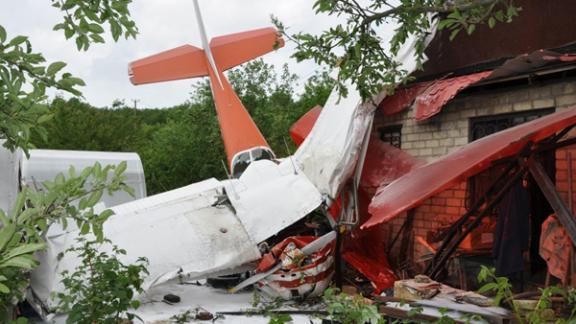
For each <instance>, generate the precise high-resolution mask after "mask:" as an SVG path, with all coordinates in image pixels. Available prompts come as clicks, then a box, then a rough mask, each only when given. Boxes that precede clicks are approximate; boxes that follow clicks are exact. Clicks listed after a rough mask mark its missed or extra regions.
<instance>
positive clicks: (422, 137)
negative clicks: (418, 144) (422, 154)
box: [418, 132, 432, 141]
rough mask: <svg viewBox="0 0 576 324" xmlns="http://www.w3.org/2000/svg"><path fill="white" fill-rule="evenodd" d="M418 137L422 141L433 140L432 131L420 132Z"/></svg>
mask: <svg viewBox="0 0 576 324" xmlns="http://www.w3.org/2000/svg"><path fill="white" fill-rule="evenodd" d="M418 139H419V140H421V141H422V140H424V141H428V140H431V139H432V133H430V132H426V133H420V134H419V135H418Z"/></svg>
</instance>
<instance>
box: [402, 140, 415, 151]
mask: <svg viewBox="0 0 576 324" xmlns="http://www.w3.org/2000/svg"><path fill="white" fill-rule="evenodd" d="M401 146H402V149H404V150H406V149H411V148H414V143H412V142H402V145H401Z"/></svg>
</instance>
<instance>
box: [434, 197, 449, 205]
mask: <svg viewBox="0 0 576 324" xmlns="http://www.w3.org/2000/svg"><path fill="white" fill-rule="evenodd" d="M432 204H433V205H436V206H445V205H446V198H441V197H434V198H432Z"/></svg>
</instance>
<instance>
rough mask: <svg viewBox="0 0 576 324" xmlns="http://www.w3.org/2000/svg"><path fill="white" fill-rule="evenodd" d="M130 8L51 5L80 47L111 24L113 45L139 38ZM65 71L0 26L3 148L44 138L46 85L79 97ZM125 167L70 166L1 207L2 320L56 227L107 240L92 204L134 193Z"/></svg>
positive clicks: (70, 2)
mask: <svg viewBox="0 0 576 324" xmlns="http://www.w3.org/2000/svg"><path fill="white" fill-rule="evenodd" d="M130 3H131V0H94V1H90V2H87V1H81V0H54V1H52V6H53V7H55V8H57V9H58V10H60V11H61V12H62V14H63V22H62V23H59V24H57V25H56V26H54V29H55V30H63V31H64V34H65V36H66V38H73V37H74V38H75V41H76V45H77V47H78V49H79V50H87V49H88V48H89V46H90V45H91V44H93V43H102V42H104V39H103V38H102V36H101V34H103V33H104V28H103V27H102V25H104V24H108V25H109V27H110V32H111V34H112V36H113V38H114V39H115V40H117V39H118V38H119V37H120V35H122V34H124V36H125V37H134V36H135V35H136V33H137V29H136V27H135V24H134V22H133V21H132V20H131V19H130V16H129V11H128V5H129V4H130ZM65 66H66V63H64V62H54V63H51V64H46V62H45V59H44V57H43V56H42V54H41V53H37V52H34V51H33V49H32V44H31V43H30V41H29V40H28V38H27V37H26V36H22V35H19V36H15V37H13V38H9V37H8V33H7V31H6V29H5V28H4V27H3V26H1V25H0V138H2V139H5V142H4V146H5V147H6V148H8V149H10V150H15V149H17V148H21V149H23V150H24V151H25V152H26V153H27V150H28V148H30V146H31V144H30V137H31V134H33V133H35V134H37V135H38V136H39V137H41V138H47V132H46V129H45V128H44V124H45V123H46V122H47V121H48V120H49V119H50V114H49V111H48V109H47V107H46V105H45V100H46V89H47V88H55V89H59V90H63V91H66V92H69V93H71V94H74V95H80V94H81V93H80V91H79V90H78V87H79V86H83V85H84V81H82V80H81V79H78V78H76V77H73V76H72V75H71V74H70V73H63V72H62V70H63V68H64V67H65ZM125 168H126V165H125V164H120V165H119V166H117V167H114V166H107V167H104V168H102V167H101V166H100V165H99V164H96V165H95V166H94V167H91V168H87V169H85V170H83V171H82V172H81V173H80V174H77V173H76V171H75V170H73V169H72V170H71V171H70V174H69V175H68V177H65V176H64V175H62V174H60V175H58V176H57V177H56V179H55V180H54V181H53V182H46V183H44V186H45V187H46V188H47V189H48V190H47V191H46V192H33V191H30V190H27V189H24V190H22V192H21V193H20V194H19V195H18V199H17V202H16V205H15V206H14V207H13V209H12V210H11V211H2V210H0V226H1V227H0V320H1V321H3V322H5V321H6V320H9V319H10V316H11V314H10V309H11V306H12V305H13V304H14V303H16V302H18V301H19V300H21V299H22V298H23V288H25V287H26V286H27V277H26V271H28V270H30V269H32V268H34V267H35V266H36V265H37V261H36V259H35V258H34V256H33V253H34V252H36V251H38V250H41V249H43V248H44V246H45V245H44V240H43V235H44V234H45V233H46V231H47V229H48V227H49V226H50V224H51V223H53V222H60V223H62V224H63V225H64V226H65V225H66V224H67V222H68V221H69V220H74V221H76V223H77V225H78V227H79V228H80V229H81V232H82V233H87V232H89V231H92V232H93V233H94V234H95V235H96V236H97V237H98V238H99V239H103V238H102V223H103V222H104V220H106V219H107V218H108V217H109V216H110V215H111V211H110V210H107V211H104V212H102V213H99V214H98V213H94V209H93V207H94V205H95V204H96V203H97V202H98V200H99V199H100V197H101V196H102V193H103V192H104V191H109V192H111V191H114V190H121V189H124V190H128V191H129V190H130V189H129V188H128V187H127V186H126V185H125V184H124V183H123V179H124V178H123V176H122V173H123V171H124V170H125ZM88 184H90V186H89V187H87V185H88ZM86 188H89V189H86ZM76 203H77V204H78V205H76Z"/></svg>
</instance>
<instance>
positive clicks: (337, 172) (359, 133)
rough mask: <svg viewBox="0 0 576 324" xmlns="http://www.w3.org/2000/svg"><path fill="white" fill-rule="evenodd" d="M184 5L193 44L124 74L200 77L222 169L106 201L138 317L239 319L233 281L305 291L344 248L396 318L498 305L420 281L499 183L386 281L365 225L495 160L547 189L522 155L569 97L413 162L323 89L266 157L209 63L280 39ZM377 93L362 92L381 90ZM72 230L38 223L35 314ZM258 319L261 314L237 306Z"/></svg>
mask: <svg viewBox="0 0 576 324" xmlns="http://www.w3.org/2000/svg"><path fill="white" fill-rule="evenodd" d="M195 5H196V13H197V20H198V22H199V29H200V31H201V36H202V42H203V47H204V48H203V49H200V48H196V47H193V46H190V45H185V46H182V47H179V48H176V49H173V50H169V51H166V52H163V53H160V54H157V55H153V56H151V57H148V58H145V59H142V60H138V61H135V62H133V63H132V64H131V65H130V76H131V80H132V82H133V83H135V84H143V83H152V82H160V81H169V80H175V79H183V78H192V77H201V76H208V77H209V78H210V84H211V87H212V91H213V94H214V99H215V104H216V105H215V106H216V110H217V113H218V118H219V121H220V127H221V132H222V137H223V140H224V143H225V149H226V153H227V156H228V167H229V169H230V177H229V179H227V180H216V179H208V180H205V181H202V182H199V183H195V184H191V185H189V186H186V187H183V188H179V189H176V190H172V191H169V192H165V193H162V194H158V195H155V196H151V197H147V198H144V199H139V200H135V201H132V202H128V203H124V204H120V205H116V206H113V207H112V210H113V211H114V213H115V215H113V216H112V217H110V219H109V220H108V221H107V222H106V223H105V224H104V236H105V237H107V238H108V239H110V240H111V241H112V242H114V243H115V244H117V245H118V246H121V247H122V248H123V249H125V250H126V251H127V254H126V255H125V256H121V257H120V259H121V261H123V262H125V263H132V262H134V261H136V260H137V259H138V258H140V257H145V258H147V259H148V260H149V267H148V271H149V275H148V276H147V277H146V278H145V282H144V291H145V292H144V293H143V294H142V295H141V296H139V298H140V300H141V301H142V307H141V308H140V309H138V311H137V312H136V313H137V314H138V316H140V317H141V318H142V319H143V320H144V321H146V322H154V321H163V320H168V319H170V318H171V317H173V316H175V315H177V314H180V313H182V312H185V311H189V310H190V309H195V308H198V307H201V308H203V309H205V310H206V312H207V313H209V314H213V315H218V314H220V315H225V316H228V318H224V319H222V320H224V321H226V320H228V321H230V322H239V321H242V320H244V321H247V320H246V318H244V317H242V316H244V315H246V313H249V311H247V309H250V308H251V302H250V299H251V297H250V293H246V291H245V290H243V289H244V288H246V287H249V286H254V288H255V289H257V290H259V291H261V292H263V293H264V294H265V295H267V296H269V297H271V298H280V299H283V300H304V299H307V298H311V297H317V296H320V295H321V294H322V293H323V291H324V290H325V288H326V287H328V286H329V285H330V283H331V281H332V279H335V280H336V282H338V283H339V284H341V280H342V274H341V271H342V268H341V265H342V263H343V261H346V263H347V264H348V265H349V266H350V267H351V268H353V269H354V270H355V271H357V272H358V273H360V274H362V275H363V276H364V277H366V278H367V279H368V280H369V282H370V285H371V286H372V296H373V299H374V301H372V302H376V303H379V304H381V305H380V307H379V310H380V312H382V313H383V314H386V315H388V316H390V317H395V318H410V315H409V314H411V311H410V310H411V309H412V310H414V309H419V308H422V309H423V311H422V312H421V313H420V314H418V315H417V316H418V317H417V318H416V319H418V320H433V319H437V318H439V317H441V316H444V315H447V316H449V317H451V318H453V319H456V320H460V319H462V318H464V317H466V316H467V314H468V315H470V314H471V315H478V316H480V318H479V319H473V320H471V321H472V322H474V323H502V322H505V321H507V320H509V319H510V318H511V317H512V314H511V313H510V312H509V311H508V310H506V309H503V308H500V307H492V306H491V303H492V301H491V300H490V299H488V298H486V297H484V296H482V295H479V294H475V293H471V292H466V291H462V290H458V289H454V288H451V287H449V286H447V285H444V284H441V283H439V282H437V281H434V280H436V279H438V276H439V272H440V269H442V268H443V267H444V266H445V263H446V260H447V259H448V258H449V257H450V256H451V254H452V253H453V252H454V250H455V249H456V247H457V246H458V245H459V244H460V243H461V242H462V240H463V238H464V237H465V236H466V235H467V234H468V233H469V232H470V231H472V230H473V229H474V227H475V226H478V223H479V220H481V218H482V211H485V210H486V209H487V208H491V206H492V204H493V203H495V202H496V201H498V200H499V199H500V198H501V196H502V194H503V190H498V191H496V192H494V193H492V195H491V196H486V197H485V198H483V200H482V201H479V202H478V203H477V207H476V209H475V210H474V211H473V212H470V213H467V214H465V215H463V216H462V219H461V220H459V221H458V222H456V223H455V224H454V225H453V227H451V228H450V230H449V235H448V239H447V240H445V241H444V242H445V243H444V244H442V246H441V247H440V249H439V250H438V251H437V252H436V253H435V254H434V256H433V259H432V261H431V262H430V263H429V266H428V269H427V271H426V274H427V275H428V276H417V277H416V278H414V279H409V280H398V279H399V278H398V277H397V275H396V273H395V272H394V271H393V270H392V269H391V267H390V266H389V263H388V260H387V254H386V248H385V247H384V246H383V244H384V243H383V242H384V240H383V239H382V235H384V234H383V231H382V230H381V228H379V226H380V225H381V224H382V223H384V222H386V221H389V220H391V219H393V218H394V217H396V216H398V215H400V214H402V213H407V214H408V219H410V214H411V210H413V208H414V207H416V206H417V205H418V204H420V203H422V202H423V201H424V200H425V199H427V198H429V197H431V196H432V195H434V194H435V193H438V192H440V191H442V190H444V189H446V188H448V187H449V186H451V185H453V184H454V183H456V182H457V181H461V180H463V179H466V178H467V177H470V176H472V175H474V174H476V173H478V172H480V171H482V170H483V169H486V168H488V167H489V166H490V165H492V164H493V163H498V162H502V161H504V162H510V168H509V172H510V176H509V177H504V178H503V179H502V183H500V182H499V183H498V184H496V185H495V186H496V187H499V186H501V187H502V188H509V187H510V186H511V185H512V184H513V182H514V180H517V179H518V177H519V176H520V175H521V174H525V173H526V172H530V173H531V174H533V175H534V177H535V178H537V179H540V180H538V182H539V184H540V185H541V186H542V187H543V188H545V189H546V188H548V190H547V192H548V196H549V199H550V200H551V201H555V200H556V201H557V200H558V199H557V198H558V197H557V193H556V194H554V190H552V188H550V185H549V183H548V181H547V180H546V177H545V176H544V175H543V174H542V172H541V171H540V170H539V167H538V163H537V161H536V160H535V159H534V156H535V155H537V154H538V152H540V151H541V150H542V149H544V148H546V147H548V148H549V147H552V146H554V147H559V146H561V145H568V144H572V143H573V142H574V141H573V140H571V139H569V140H562V137H563V136H564V135H566V134H567V133H568V131H569V130H570V129H571V128H572V127H573V126H574V125H576V108H574V109H568V110H565V111H563V112H559V113H556V114H552V115H550V116H547V117H543V118H541V119H538V120H535V121H532V122H530V123H527V124H524V125H521V126H518V127H515V128H511V129H509V130H507V131H504V132H500V133H497V134H495V135H492V136H488V137H486V138H484V139H482V140H478V141H476V142H473V143H471V144H468V145H465V146H464V147H463V148H462V149H460V150H458V151H455V152H453V153H451V154H448V155H447V156H445V157H444V158H441V159H439V160H437V161H434V162H431V163H428V164H424V163H423V162H422V161H419V160H416V159H414V158H412V157H411V156H409V155H408V154H406V153H405V152H402V151H401V150H398V149H396V148H394V147H391V146H389V145H386V144H383V143H381V142H380V141H377V140H374V138H373V137H371V136H370V134H371V129H372V121H373V115H374V111H375V109H376V107H375V106H374V105H373V104H371V103H363V102H362V100H361V98H360V96H359V94H358V93H357V92H355V91H353V90H352V88H350V90H351V91H350V92H349V94H348V96H347V97H345V98H340V97H339V95H338V93H336V92H333V93H332V94H331V95H330V97H329V99H328V101H327V102H326V104H325V108H322V109H320V108H315V109H313V110H312V111H311V112H310V113H309V114H306V115H305V116H304V117H303V118H302V119H301V120H300V121H298V122H297V123H296V124H295V125H294V127H293V128H292V129H291V135H292V137H293V139H294V140H295V142H296V143H298V144H299V147H298V149H297V150H296V152H295V153H294V154H293V155H292V156H289V157H287V158H284V159H277V158H276V157H275V155H274V152H272V150H271V149H270V148H269V147H268V145H267V143H266V141H265V139H264V138H263V136H262V134H261V133H260V131H259V130H258V129H257V127H256V125H255V124H254V122H253V121H252V119H251V118H250V116H249V115H248V113H247V111H246V109H245V108H244V107H243V106H242V103H241V102H240V100H239V99H238V97H237V95H236V94H235V93H234V91H233V90H232V88H231V86H230V84H229V83H228V80H227V79H226V77H225V75H224V73H223V72H224V71H225V70H227V69H230V68H232V67H234V66H236V65H238V64H241V63H243V62H246V61H248V60H250V59H253V58H255V57H258V56H260V55H263V54H265V53H267V52H269V51H271V50H272V49H273V48H274V47H275V46H276V47H277V46H282V44H283V42H282V40H281V39H280V38H278V35H277V33H276V31H275V30H274V29H270V28H265V29H260V30H256V31H250V32H244V33H238V34H233V35H227V36H221V37H217V38H214V39H213V40H212V41H211V42H210V43H208V40H207V37H206V35H205V32H204V26H203V23H202V18H201V16H200V13H199V10H198V5H197V3H196V2H195ZM432 30H434V28H432ZM432 36H433V33H431V34H430V38H432ZM413 50H414V49H413V47H412V45H411V44H410V43H409V42H408V45H407V46H406V48H405V49H404V51H403V55H402V58H403V59H402V62H403V68H404V69H405V70H407V71H413V70H414V69H415V67H416V65H415V62H414V60H413V57H414V56H413V55H412V54H413V53H412V52H413ZM382 97H384V95H381V97H380V98H376V100H374V102H382V99H383V98H382ZM432 110H434V109H432ZM427 111H428V110H427ZM428 112H429V111H428ZM433 113H436V112H435V111H433V112H432V114H433ZM424 115H426V114H424ZM423 118H424V117H423ZM553 207H554V209H555V210H556V212H557V214H558V217H559V219H560V221H561V222H562V224H563V225H564V226H565V227H566V228H567V229H568V233H569V235H570V237H571V239H572V240H574V236H573V235H574V233H575V232H574V228H575V227H574V226H575V225H574V220H573V219H572V220H570V219H569V218H568V216H567V215H569V212H567V210H566V208H565V207H563V206H562V204H561V203H556V204H553ZM478 211H480V216H478V214H476V212H478ZM472 216H474V217H472ZM78 236H79V231H78V229H75V228H68V229H66V230H63V229H61V228H56V227H54V228H51V229H50V231H49V233H48V235H47V238H46V241H47V244H48V249H47V251H45V252H43V253H40V254H39V260H40V267H39V268H37V269H36V270H35V271H34V272H33V274H32V283H31V289H30V293H29V298H28V300H29V302H30V303H31V304H32V305H33V306H34V308H35V309H36V310H37V311H38V312H39V313H40V314H41V316H42V317H43V318H45V319H49V320H54V321H57V322H58V321H61V320H63V318H64V317H65V315H63V314H54V313H51V309H52V306H54V305H55V304H56V301H55V300H54V299H53V298H52V297H51V296H52V295H53V294H54V293H55V292H61V291H62V289H63V286H62V283H61V275H60V274H61V273H62V272H63V271H65V270H68V271H70V270H73V269H74V268H75V267H76V266H77V264H78V260H77V258H76V257H75V256H74V255H71V254H66V255H65V256H64V258H62V259H59V258H58V257H57V256H58V254H59V253H60V252H63V251H65V250H67V249H68V248H69V247H71V246H72V245H74V244H75V242H76V239H77V238H78ZM247 273H249V274H250V275H249V276H247V275H246V274H247ZM204 279H208V281H209V282H211V284H212V286H217V285H218V282H220V281H222V282H224V281H226V280H228V279H230V281H231V282H233V284H228V283H225V284H224V285H223V286H225V288H226V289H228V290H225V289H215V288H212V287H210V286H207V285H205V284H203V283H204V281H202V283H199V280H204ZM392 290H393V291H394V297H391V296H390V295H391V294H390V292H391V291H392ZM167 296H173V297H174V298H172V297H171V298H166V297H167ZM406 300H409V301H411V302H410V303H405V302H404V301H406ZM444 309H448V312H447V313H445V312H444ZM279 311H284V312H288V313H292V314H296V315H295V316H293V319H294V321H296V322H298V321H300V320H302V321H305V322H309V321H310V319H309V318H308V316H307V315H305V314H315V313H322V310H318V309H316V308H313V307H312V308H311V309H310V308H307V309H305V310H302V306H300V308H294V306H293V305H292V304H289V303H288V304H285V305H283V306H281V307H280V310H279ZM206 312H204V311H202V313H203V314H204V313H206ZM203 316H204V315H203ZM206 316H207V315H206ZM238 316H240V317H238ZM207 318H209V319H214V317H213V316H212V317H211V316H207ZM242 318H243V319H242ZM259 321H262V322H267V320H265V319H262V318H251V319H249V322H259Z"/></svg>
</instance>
